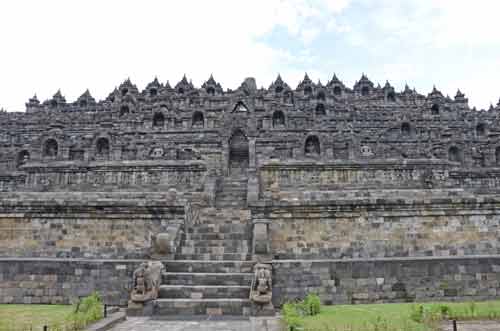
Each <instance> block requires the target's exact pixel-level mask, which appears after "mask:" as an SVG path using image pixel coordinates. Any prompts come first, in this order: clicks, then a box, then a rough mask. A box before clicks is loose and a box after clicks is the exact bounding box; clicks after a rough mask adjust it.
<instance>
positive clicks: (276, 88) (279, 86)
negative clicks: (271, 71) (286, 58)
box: [269, 74, 291, 93]
mask: <svg viewBox="0 0 500 331" xmlns="http://www.w3.org/2000/svg"><path fill="white" fill-rule="evenodd" d="M290 90H291V89H290V86H288V84H287V83H285V82H284V81H283V79H281V75H280V74H278V77H277V78H276V80H275V81H274V82H273V83H272V84H271V85H270V86H269V91H272V92H275V93H281V92H283V91H290Z"/></svg>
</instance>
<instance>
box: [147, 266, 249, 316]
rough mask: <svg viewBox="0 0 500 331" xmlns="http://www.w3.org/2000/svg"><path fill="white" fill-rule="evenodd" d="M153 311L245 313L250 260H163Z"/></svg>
mask: <svg viewBox="0 0 500 331" xmlns="http://www.w3.org/2000/svg"><path fill="white" fill-rule="evenodd" d="M165 265H166V268H167V272H165V273H164V274H163V277H162V285H161V286H160V293H159V298H158V299H157V300H156V301H155V315H156V316H157V317H168V316H173V315H174V316H176V317H179V316H181V317H182V316H193V315H197V316H199V317H212V316H248V315H249V314H250V300H249V299H248V297H249V294H250V286H251V283H252V277H253V273H252V266H253V263H252V262H251V261H170V262H167V263H165Z"/></svg>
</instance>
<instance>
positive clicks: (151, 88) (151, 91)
mask: <svg viewBox="0 0 500 331" xmlns="http://www.w3.org/2000/svg"><path fill="white" fill-rule="evenodd" d="M162 88H163V86H162V85H161V83H160V82H159V81H158V77H155V79H153V81H152V82H150V83H149V84H148V85H146V88H145V89H144V91H142V94H143V95H144V96H146V97H149V98H155V97H157V96H158V95H159V94H160V91H161V90H162Z"/></svg>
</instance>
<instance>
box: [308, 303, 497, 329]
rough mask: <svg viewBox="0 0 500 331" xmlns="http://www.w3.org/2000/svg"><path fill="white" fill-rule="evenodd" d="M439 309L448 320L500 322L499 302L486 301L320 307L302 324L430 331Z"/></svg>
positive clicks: (322, 326)
mask: <svg viewBox="0 0 500 331" xmlns="http://www.w3.org/2000/svg"><path fill="white" fill-rule="evenodd" d="M419 305H422V307H423V311H424V312H425V313H424V314H423V318H422V321H421V322H417V321H415V320H414V319H412V318H411V314H412V312H415V311H416V310H418V307H419ZM442 307H448V308H447V311H448V318H456V319H458V320H471V319H500V301H487V302H474V303H472V302H463V303H447V302H446V303H444V302H443V303H415V304H412V303H403V304H370V305H337V306H323V307H322V308H321V313H320V314H318V315H314V316H305V317H303V318H302V320H303V325H304V330H307V331H313V330H314V331H316V330H318V331H358V330H360V331H396V330H397V331H433V330H435V327H436V326H437V325H438V324H439V323H440V321H441V320H442V318H443V317H442V315H441V313H440V312H441V310H442Z"/></svg>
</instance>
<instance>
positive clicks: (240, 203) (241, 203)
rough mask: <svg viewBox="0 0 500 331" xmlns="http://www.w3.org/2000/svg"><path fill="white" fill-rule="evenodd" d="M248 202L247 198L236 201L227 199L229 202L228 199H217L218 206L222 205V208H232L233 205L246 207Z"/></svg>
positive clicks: (234, 206)
mask: <svg viewBox="0 0 500 331" xmlns="http://www.w3.org/2000/svg"><path fill="white" fill-rule="evenodd" d="M246 203H247V202H246V200H244V201H243V200H242V201H235V200H233V201H231V202H229V201H227V202H226V201H218V200H217V199H216V200H215V205H216V206H217V207H220V208H231V207H233V208H241V207H245V206H246Z"/></svg>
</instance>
